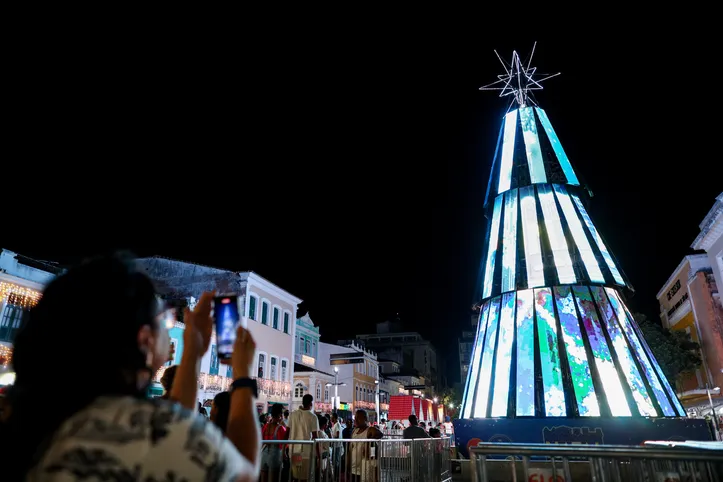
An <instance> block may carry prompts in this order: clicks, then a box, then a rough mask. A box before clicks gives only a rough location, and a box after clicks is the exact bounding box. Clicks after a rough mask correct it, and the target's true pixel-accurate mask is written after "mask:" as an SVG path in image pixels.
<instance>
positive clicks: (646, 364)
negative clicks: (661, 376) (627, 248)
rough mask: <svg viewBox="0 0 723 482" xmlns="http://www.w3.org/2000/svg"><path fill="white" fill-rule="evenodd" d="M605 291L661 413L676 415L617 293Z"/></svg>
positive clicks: (669, 415) (610, 289)
mask: <svg viewBox="0 0 723 482" xmlns="http://www.w3.org/2000/svg"><path fill="white" fill-rule="evenodd" d="M605 292H606V293H607V295H608V300H610V305H611V306H612V308H613V312H614V313H615V316H616V317H617V319H618V323H619V324H620V327H621V328H622V330H623V333H625V336H626V337H627V339H628V344H629V345H630V347H631V348H632V350H633V352H634V353H635V357H636V358H637V359H638V363H640V366H641V367H642V368H643V371H644V372H645V377H646V378H647V379H648V383H649V384H650V388H651V389H652V390H653V393H655V398H656V399H657V400H658V404H659V405H660V408H661V409H662V410H663V415H664V416H666V417H674V416H676V415H677V414H676V413H675V410H673V407H672V406H671V405H670V402H669V401H668V397H667V396H666V395H665V391H664V390H663V386H662V385H661V384H660V380H658V377H657V375H656V374H655V369H654V368H653V365H652V364H651V363H650V359H649V358H648V356H647V355H646V353H645V351H644V350H643V346H642V344H641V343H640V340H639V339H638V335H637V334H636V333H635V331H634V330H633V327H632V326H631V324H630V322H629V321H628V317H627V316H626V314H625V310H624V309H623V307H622V303H621V302H620V300H619V299H618V296H617V293H615V290H613V289H612V288H605Z"/></svg>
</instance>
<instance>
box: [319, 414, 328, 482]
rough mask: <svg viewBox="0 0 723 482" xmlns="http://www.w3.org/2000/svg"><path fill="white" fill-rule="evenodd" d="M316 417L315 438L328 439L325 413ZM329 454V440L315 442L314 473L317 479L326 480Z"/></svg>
mask: <svg viewBox="0 0 723 482" xmlns="http://www.w3.org/2000/svg"><path fill="white" fill-rule="evenodd" d="M317 418H318V419H319V431H318V432H317V433H316V440H319V439H329V436H328V435H327V428H328V427H327V425H328V419H327V418H326V415H317ZM330 454H331V450H330V447H329V442H318V443H317V444H316V457H317V464H316V474H317V477H316V478H317V480H326V479H327V477H325V476H326V475H327V474H328V472H327V469H328V468H329V464H328V462H329V456H330Z"/></svg>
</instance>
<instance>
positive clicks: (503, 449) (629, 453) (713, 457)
mask: <svg viewBox="0 0 723 482" xmlns="http://www.w3.org/2000/svg"><path fill="white" fill-rule="evenodd" d="M469 450H470V452H472V453H474V454H479V455H485V456H486V455H515V456H517V455H519V456H525V455H526V456H548V457H566V456H567V457H605V456H608V457H629V458H636V459H668V460H670V459H674V460H700V461H705V462H713V461H716V462H723V452H721V453H717V450H711V449H708V450H706V449H694V448H687V449H686V448H679V447H650V446H637V445H635V446H628V445H556V444H555V445H553V444H515V443H480V444H478V445H477V446H474V447H470V449H469Z"/></svg>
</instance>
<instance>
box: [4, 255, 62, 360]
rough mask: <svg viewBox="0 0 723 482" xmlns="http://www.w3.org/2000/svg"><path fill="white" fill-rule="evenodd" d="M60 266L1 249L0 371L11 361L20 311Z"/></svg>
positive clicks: (35, 298) (34, 300) (29, 305)
mask: <svg viewBox="0 0 723 482" xmlns="http://www.w3.org/2000/svg"><path fill="white" fill-rule="evenodd" d="M62 272H63V269H61V268H59V267H58V266H57V265H55V264H53V263H49V262H47V261H38V260H35V259H31V258H28V257H27V256H23V255H21V254H17V253H14V252H12V251H9V250H7V249H0V372H2V371H5V370H7V369H8V367H9V366H10V362H11V361H12V346H13V340H14V339H15V334H16V333H17V330H18V328H20V321H21V319H22V317H23V313H24V312H25V311H26V310H29V309H30V308H32V307H33V306H35V304H36V303H37V302H38V300H39V299H40V296H41V292H42V290H43V288H44V287H45V285H46V284H48V283H49V282H50V281H51V280H52V279H53V278H55V277H56V276H57V275H59V274H61V273H62Z"/></svg>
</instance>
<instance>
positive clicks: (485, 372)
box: [474, 296, 500, 418]
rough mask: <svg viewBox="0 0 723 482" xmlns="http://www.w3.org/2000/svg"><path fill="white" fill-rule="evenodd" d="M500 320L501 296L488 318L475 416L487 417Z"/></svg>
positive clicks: (491, 307)
mask: <svg viewBox="0 0 723 482" xmlns="http://www.w3.org/2000/svg"><path fill="white" fill-rule="evenodd" d="M499 320H500V297H499V296H498V297H497V298H495V299H493V300H492V302H491V303H490V314H489V319H488V320H487V333H486V335H485V343H484V351H483V352H482V363H481V365H480V373H479V381H478V382H477V393H476V395H475V398H474V418H485V417H487V405H488V401H489V394H490V380H492V357H494V355H495V343H496V342H497V326H498V324H499Z"/></svg>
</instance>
